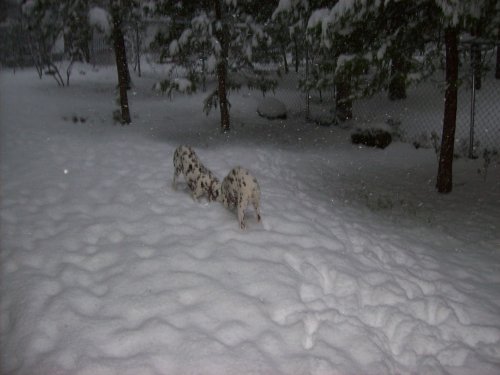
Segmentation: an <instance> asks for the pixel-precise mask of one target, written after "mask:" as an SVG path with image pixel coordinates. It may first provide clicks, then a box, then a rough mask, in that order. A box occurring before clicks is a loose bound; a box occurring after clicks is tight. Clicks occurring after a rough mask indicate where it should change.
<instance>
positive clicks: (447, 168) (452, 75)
mask: <svg viewBox="0 0 500 375" xmlns="http://www.w3.org/2000/svg"><path fill="white" fill-rule="evenodd" d="M445 45H446V92H445V99H444V103H445V106H444V118H443V135H442V138H441V151H440V155H439V167H438V175H437V182H436V188H437V190H438V192H440V193H450V192H451V191H452V188H453V149H454V145H455V128H456V123H457V93H458V62H459V56H458V28H457V27H455V26H449V27H447V28H446V30H445Z"/></svg>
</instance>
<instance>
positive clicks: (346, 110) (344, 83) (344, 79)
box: [335, 74, 352, 121]
mask: <svg viewBox="0 0 500 375" xmlns="http://www.w3.org/2000/svg"><path fill="white" fill-rule="evenodd" d="M335 81H336V82H335V88H336V95H335V106H336V109H337V111H336V113H337V117H338V119H339V120H340V121H347V120H349V119H351V118H352V99H351V84H350V77H349V76H348V75H347V74H340V75H339V77H337V78H336V80H335Z"/></svg>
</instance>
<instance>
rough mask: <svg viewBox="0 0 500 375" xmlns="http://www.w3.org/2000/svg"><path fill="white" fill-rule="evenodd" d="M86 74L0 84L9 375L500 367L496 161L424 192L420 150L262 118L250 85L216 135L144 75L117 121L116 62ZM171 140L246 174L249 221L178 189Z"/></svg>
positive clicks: (1, 340)
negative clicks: (255, 184) (449, 189)
mask: <svg viewBox="0 0 500 375" xmlns="http://www.w3.org/2000/svg"><path fill="white" fill-rule="evenodd" d="M81 69H82V73H83V72H86V74H82V73H80V74H78V73H76V70H75V73H74V76H73V77H72V84H71V86H70V87H67V88H63V89H61V88H58V87H57V86H56V84H55V82H53V81H52V80H50V78H46V79H44V80H43V81H40V80H38V78H37V77H36V74H35V72H34V71H21V72H17V73H16V75H13V74H12V72H10V71H3V72H0V87H1V88H0V137H1V141H0V142H1V143H0V147H1V151H0V152H1V154H0V157H1V159H0V171H1V186H0V189H1V190H0V193H1V195H0V198H1V201H0V209H1V213H0V215H1V216H0V246H1V252H0V256H1V258H0V276H1V283H0V302H1V310H0V324H1V326H0V328H1V336H0V352H1V357H0V372H1V373H2V374H16V375H34V374H37V375H58V374H60V375H66V374H68V375H69V374H71V375H104V374H106V375H107V374H116V375H126V374H130V375H137V374H141V375H160V374H162V375H163V374H164V375H166V374H179V375H181V374H182V375H184V374H207V375H219V374H228V375H229V374H283V375H285V374H290V375H291V374H294V375H295V374H318V375H330V374H341V375H344V374H464V375H465V374H480V375H488V374H491V375H493V374H499V373H500V232H499V230H500V178H499V176H500V165H498V163H492V164H491V165H490V166H489V170H488V175H487V177H486V179H485V178H484V177H483V175H482V174H479V173H478V169H480V168H482V167H483V161H482V160H481V159H478V160H468V159H458V160H456V162H455V165H454V168H455V169H454V182H455V184H454V191H453V193H452V194H450V195H438V194H437V193H436V192H435V190H434V184H435V175H436V171H437V165H436V156H435V154H434V150H432V149H418V150H416V149H415V148H414V147H412V146H411V145H409V144H404V143H399V142H396V143H393V144H391V145H390V146H389V147H388V148H386V149H384V150H379V149H371V148H365V147H358V146H354V145H352V144H351V143H350V141H349V139H350V133H349V130H346V129H340V128H338V127H316V126H315V125H313V124H310V123H306V122H305V121H304V120H303V119H301V118H294V117H293V116H292V117H291V118H289V119H287V120H274V121H270V120H266V119H263V118H261V117H259V116H258V115H257V113H256V108H257V105H258V103H259V101H260V100H261V95H260V93H259V92H248V91H246V90H242V91H240V92H239V93H237V94H235V95H232V96H231V97H230V100H231V104H232V108H231V116H232V126H233V130H232V131H231V132H230V133H228V134H221V133H220V132H219V117H218V112H216V111H214V112H213V113H211V114H210V116H208V117H207V116H205V115H204V114H203V113H202V110H201V109H202V103H201V102H202V99H203V94H197V95H193V96H181V95H178V96H175V97H174V98H173V100H172V101H170V100H169V99H168V98H167V97H164V96H161V95H158V94H156V93H155V92H154V91H152V90H151V88H152V87H153V84H154V82H155V76H154V74H153V73H152V72H149V73H146V75H145V77H144V78H136V77H134V78H133V80H134V84H135V87H134V89H133V90H132V91H131V92H130V93H129V98H130V105H131V112H132V118H133V123H132V125H130V126H127V127H121V126H118V125H113V120H112V111H113V109H115V108H116V103H115V101H114V88H115V85H116V70H115V69H114V68H112V67H110V68H101V69H100V70H99V71H93V70H92V69H90V68H85V67H82V68H81ZM436 100H442V99H441V98H436ZM180 144H190V145H191V146H193V147H194V148H195V150H196V152H197V153H198V155H199V156H200V158H201V159H202V161H203V163H204V164H205V165H206V166H207V167H209V168H211V169H212V171H213V172H214V173H215V174H216V175H217V176H218V177H219V178H223V177H224V176H225V175H226V174H227V172H228V171H229V170H230V169H231V168H232V167H234V166H236V165H241V166H244V167H245V168H248V169H249V170H250V171H251V172H252V173H253V174H254V175H255V176H256V177H257V179H258V180H259V183H260V187H261V190H262V198H261V204H262V206H261V208H262V223H257V221H256V217H255V215H254V213H253V211H252V210H249V211H248V212H247V217H246V222H247V230H246V231H242V230H240V229H239V226H238V223H237V218H236V214H235V212H232V211H229V210H227V209H225V208H224V207H223V206H222V205H221V204H220V203H216V202H212V203H208V202H207V201H206V200H204V199H202V200H200V201H199V202H194V201H193V199H192V198H191V196H190V194H189V192H188V189H187V186H186V185H185V184H184V183H183V179H182V178H181V183H180V184H179V188H178V189H177V191H174V190H173V189H172V186H171V182H172V176H173V165H172V156H173V151H174V150H175V148H176V147H177V146H178V145H180Z"/></svg>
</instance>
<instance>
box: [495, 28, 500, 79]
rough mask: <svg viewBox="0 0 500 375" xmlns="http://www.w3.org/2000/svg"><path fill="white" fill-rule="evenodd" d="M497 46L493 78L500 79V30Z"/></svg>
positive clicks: (499, 31)
mask: <svg viewBox="0 0 500 375" xmlns="http://www.w3.org/2000/svg"><path fill="white" fill-rule="evenodd" d="M497 38H498V44H497V64H496V69H495V78H496V79H500V28H499V29H498V36H497Z"/></svg>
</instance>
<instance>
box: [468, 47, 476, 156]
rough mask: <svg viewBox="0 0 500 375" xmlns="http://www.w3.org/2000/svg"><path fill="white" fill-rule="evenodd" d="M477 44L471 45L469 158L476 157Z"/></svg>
mask: <svg viewBox="0 0 500 375" xmlns="http://www.w3.org/2000/svg"><path fill="white" fill-rule="evenodd" d="M475 49H476V45H475V44H474V43H472V45H471V81H472V90H471V95H470V131H469V159H474V158H475V156H474V125H475V124H474V122H475V114H476V63H475V61H474V52H475Z"/></svg>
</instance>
